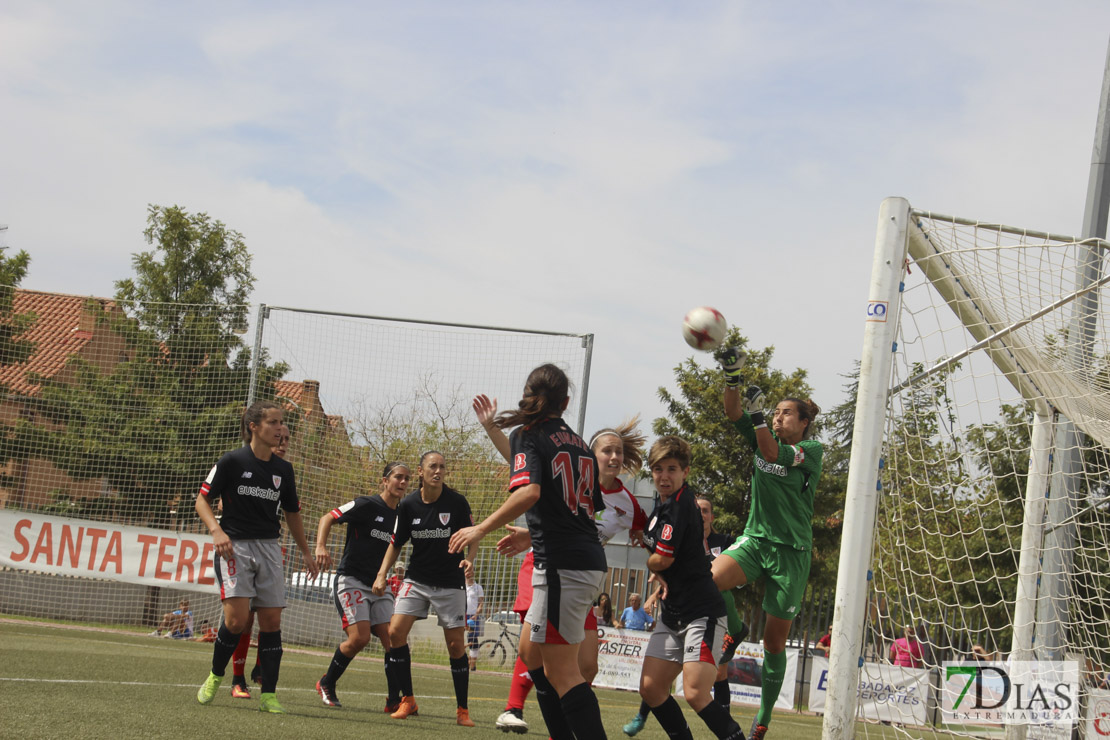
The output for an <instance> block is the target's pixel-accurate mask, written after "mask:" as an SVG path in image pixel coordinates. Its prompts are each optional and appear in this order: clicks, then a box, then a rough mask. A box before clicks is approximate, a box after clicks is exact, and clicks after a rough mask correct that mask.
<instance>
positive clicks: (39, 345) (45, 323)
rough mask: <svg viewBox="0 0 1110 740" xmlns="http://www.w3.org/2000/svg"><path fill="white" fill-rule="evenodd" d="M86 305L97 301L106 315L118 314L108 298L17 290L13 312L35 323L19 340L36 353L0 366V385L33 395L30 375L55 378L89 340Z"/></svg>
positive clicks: (89, 320)
mask: <svg viewBox="0 0 1110 740" xmlns="http://www.w3.org/2000/svg"><path fill="white" fill-rule="evenodd" d="M89 301H96V302H97V303H98V304H99V305H100V307H101V309H102V310H104V311H105V312H106V313H108V312H112V311H115V310H118V307H117V305H116V302H115V301H113V300H111V299H108V298H92V297H89V296H77V295H66V294H63V293H43V292H40V291H36V290H22V289H17V290H16V291H15V296H14V297H13V300H12V310H13V311H14V312H15V313H34V314H35V316H36V320H35V323H34V324H33V325H32V326H31V328H30V329H28V330H27V331H26V332H24V333H23V334H22V335H21V336H20V339H28V340H30V341H31V342H33V343H34V345H35V350H34V352H33V353H32V355H31V357H30V358H28V360H27V362H23V363H20V364H18V365H0V384H3V385H4V386H6V387H7V388H8V389H9V391H10V392H15V393H20V394H23V395H34V394H35V393H37V392H38V385H34V384H32V383H31V382H29V380H28V376H29V375H30V374H32V373H33V374H37V375H40V376H42V377H44V378H52V377H54V376H55V375H57V374H58V373H59V372H60V371H61V370H62V368H64V367H65V364H66V362H67V361H68V360H69V358H70V357H73V356H74V355H76V354H78V353H80V352H81V350H83V349H84V348H85V346H86V345H87V344H88V343H89V342H90V341H91V340H92V337H93V332H92V331H91V330H90V329H91V327H92V324H93V322H92V320H91V319H92V316H90V315H88V314H87V313H86V311H85V307H86V305H88V303H89ZM82 319H84V320H83V321H82Z"/></svg>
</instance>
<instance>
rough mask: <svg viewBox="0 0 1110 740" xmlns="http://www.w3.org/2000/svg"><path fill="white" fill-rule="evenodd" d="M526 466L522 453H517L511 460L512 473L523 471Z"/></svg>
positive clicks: (526, 461) (526, 462)
mask: <svg viewBox="0 0 1110 740" xmlns="http://www.w3.org/2000/svg"><path fill="white" fill-rule="evenodd" d="M527 464H528V460H527V458H526V457H525V456H524V453H523V452H518V453H517V455H516V457H514V458H513V472H514V473H515V472H516V471H518V470H524V466H525V465H527Z"/></svg>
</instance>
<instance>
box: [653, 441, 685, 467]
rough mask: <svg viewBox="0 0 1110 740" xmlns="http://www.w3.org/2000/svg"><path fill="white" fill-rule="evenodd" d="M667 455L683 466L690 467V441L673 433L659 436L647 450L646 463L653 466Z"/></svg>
mask: <svg viewBox="0 0 1110 740" xmlns="http://www.w3.org/2000/svg"><path fill="white" fill-rule="evenodd" d="M668 457H673V458H674V459H675V460H676V461H678V464H679V465H680V466H681V467H683V468H688V467H690V443H689V442H687V441H686V440H684V439H682V438H681V437H676V436H674V435H673V434H668V435H667V436H665V437H660V438H659V439H657V440H655V444H653V445H652V446H651V450H649V451H648V465H649V466H651V467H654V466H655V464H656V463H658V462H661V461H663V460H666V459H667V458H668Z"/></svg>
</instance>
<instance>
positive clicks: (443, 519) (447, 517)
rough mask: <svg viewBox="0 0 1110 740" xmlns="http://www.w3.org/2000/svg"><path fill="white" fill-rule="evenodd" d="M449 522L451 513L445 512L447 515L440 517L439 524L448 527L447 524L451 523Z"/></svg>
mask: <svg viewBox="0 0 1110 740" xmlns="http://www.w3.org/2000/svg"><path fill="white" fill-rule="evenodd" d="M449 521H451V513H450V512H445V513H443V514H440V515H439V523H440V524H442V525H444V526H447V522H449Z"/></svg>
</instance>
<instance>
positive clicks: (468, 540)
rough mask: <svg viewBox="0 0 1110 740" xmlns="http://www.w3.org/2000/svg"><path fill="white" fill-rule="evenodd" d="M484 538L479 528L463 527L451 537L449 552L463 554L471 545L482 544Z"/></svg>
mask: <svg viewBox="0 0 1110 740" xmlns="http://www.w3.org/2000/svg"><path fill="white" fill-rule="evenodd" d="M483 537H485V535H484V534H483V533H482V530H480V529H478V528H477V527H463V528H462V529H460V530H459V531H458V532H455V533H454V534H453V535H451V539H450V540H448V542H447V552H450V553H456V552H462V551H463V550H465V549H466V548H468V547H470V546H471V545H476V544H478V543H479V542H481V541H482V538H483Z"/></svg>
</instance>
